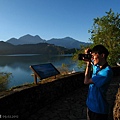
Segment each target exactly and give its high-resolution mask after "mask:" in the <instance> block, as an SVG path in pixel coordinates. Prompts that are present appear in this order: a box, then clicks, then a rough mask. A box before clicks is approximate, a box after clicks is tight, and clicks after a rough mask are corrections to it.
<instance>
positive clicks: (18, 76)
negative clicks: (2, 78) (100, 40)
mask: <svg viewBox="0 0 120 120" xmlns="http://www.w3.org/2000/svg"><path fill="white" fill-rule="evenodd" d="M48 62H50V63H52V64H53V65H54V66H55V67H59V66H61V65H62V63H64V64H67V65H68V67H69V70H70V71H71V70H72V69H73V68H74V70H75V71H79V69H78V67H77V64H76V63H74V62H73V61H72V59H71V57H70V56H53V55H21V56H18V55H16V56H0V72H8V73H12V76H13V77H12V78H11V79H10V82H9V83H8V84H7V86H6V88H7V89H9V88H11V87H13V86H18V85H22V84H25V83H32V82H33V78H32V76H31V73H32V71H31V69H30V68H29V66H30V65H33V64H42V63H48Z"/></svg>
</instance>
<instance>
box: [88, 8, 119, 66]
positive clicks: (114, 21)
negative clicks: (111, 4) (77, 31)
mask: <svg viewBox="0 0 120 120" xmlns="http://www.w3.org/2000/svg"><path fill="white" fill-rule="evenodd" d="M89 33H91V38H90V41H92V42H93V46H94V45H97V44H102V45H104V46H105V47H106V48H107V49H108V50H109V52H110V54H109V56H108V62H109V64H110V65H112V66H114V65H116V62H117V61H118V59H119V57H120V14H118V13H116V14H115V13H114V12H113V11H112V9H110V11H109V12H106V16H103V17H101V18H99V17H97V18H95V19H94V23H93V26H92V29H91V30H89Z"/></svg>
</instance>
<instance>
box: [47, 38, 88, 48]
mask: <svg viewBox="0 0 120 120" xmlns="http://www.w3.org/2000/svg"><path fill="white" fill-rule="evenodd" d="M47 43H49V44H54V45H57V46H62V47H65V48H69V49H72V48H78V49H80V45H85V46H86V45H88V44H89V43H85V42H80V41H78V40H75V39H73V38H71V37H65V38H62V39H55V38H53V39H51V40H48V41H47Z"/></svg>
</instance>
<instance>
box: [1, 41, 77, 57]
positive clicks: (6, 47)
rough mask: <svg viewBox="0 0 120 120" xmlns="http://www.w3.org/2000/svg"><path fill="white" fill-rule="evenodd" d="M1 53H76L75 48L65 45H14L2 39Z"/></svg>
mask: <svg viewBox="0 0 120 120" xmlns="http://www.w3.org/2000/svg"><path fill="white" fill-rule="evenodd" d="M0 46H1V47H0V54H1V55H6V54H65V53H66V54H67V53H74V52H75V49H72V50H69V49H66V48H64V47H59V46H55V45H53V44H48V43H39V44H24V45H12V44H10V43H6V42H2V41H0Z"/></svg>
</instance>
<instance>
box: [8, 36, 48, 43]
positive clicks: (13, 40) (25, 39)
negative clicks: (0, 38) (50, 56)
mask: <svg viewBox="0 0 120 120" xmlns="http://www.w3.org/2000/svg"><path fill="white" fill-rule="evenodd" d="M7 42H8V43H11V44H13V45H23V44H37V43H44V42H46V40H43V39H41V38H40V37H39V36H38V35H36V36H32V35H29V34H27V35H24V36H22V37H20V38H19V39H16V38H11V39H9V40H7Z"/></svg>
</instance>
